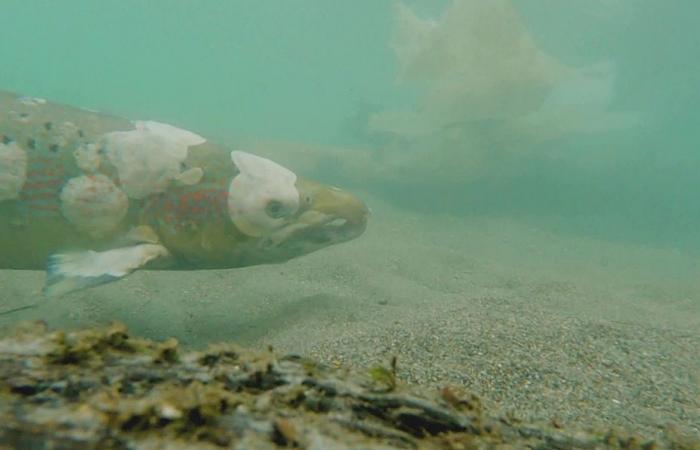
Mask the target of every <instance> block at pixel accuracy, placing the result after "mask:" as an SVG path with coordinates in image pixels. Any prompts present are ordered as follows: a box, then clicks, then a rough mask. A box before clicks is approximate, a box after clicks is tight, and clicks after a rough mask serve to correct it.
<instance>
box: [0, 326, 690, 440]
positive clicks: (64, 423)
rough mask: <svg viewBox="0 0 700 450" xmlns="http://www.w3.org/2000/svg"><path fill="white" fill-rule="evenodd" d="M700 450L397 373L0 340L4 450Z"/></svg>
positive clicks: (114, 340)
mask: <svg viewBox="0 0 700 450" xmlns="http://www.w3.org/2000/svg"><path fill="white" fill-rule="evenodd" d="M6 448H7V449H9V448H22V449H45V448H51V449H58V450H60V449H100V450H109V449H139V450H141V449H143V450H146V449H192V448H196V449H225V448H229V449H251V450H255V449H275V448H300V449H314V450H336V449H338V450H340V449H453V450H456V449H487V448H499V449H506V448H508V449H510V448H533V449H579V448H580V449H596V448H629V449H665V448H669V449H671V448H673V449H700V442H698V441H697V440H694V439H693V438H691V437H688V436H686V435H684V434H683V433H682V432H680V431H677V430H673V429H668V430H667V432H666V433H665V434H664V437H663V438H662V439H660V440H657V441H652V440H648V439H645V438H644V437H642V436H636V435H632V434H629V433H626V432H624V431H622V430H615V429H584V428H582V429H578V430H575V429H567V428H563V427H562V425H560V424H557V423H540V424H538V423H524V422H522V421H521V420H519V419H518V418H517V417H514V416H512V415H511V416H502V417H499V416H495V415H490V414H489V413H488V411H485V410H484V408H483V406H482V404H481V401H480V399H479V398H478V397H477V396H475V395H473V394H470V393H468V392H464V391H462V390H460V389H458V388H456V387H449V386H448V387H444V388H443V389H441V390H437V391H435V392H423V391H421V392H419V391H417V390H415V389H409V388H406V387H402V386H401V385H400V384H398V383H397V381H396V379H395V365H393V364H392V365H391V366H390V367H388V368H381V367H380V368H374V369H371V370H369V371H368V373H367V374H366V375H361V374H354V373H350V372H348V371H342V370H334V369H330V368H328V367H325V366H322V365H320V364H318V363H316V362H314V361H312V360H308V359H305V358H302V357H298V356H294V355H288V356H278V355H276V354H274V353H273V352H272V351H269V352H257V351H250V350H245V349H242V348H239V347H237V346H235V345H230V344H219V345H213V346H211V347H209V348H208V349H206V350H204V351H184V350H182V349H181V348H179V347H178V344H177V342H176V341H175V340H172V339H171V340H166V341H164V342H153V341H149V340H145V339H139V338H136V337H133V336H130V335H129V333H128V331H127V330H126V328H125V327H124V326H123V325H119V324H114V325H111V326H109V327H105V328H96V329H86V330H80V331H49V330H47V329H46V327H44V326H43V325H41V324H24V325H22V326H19V327H18V328H17V329H16V330H15V331H13V332H12V333H10V335H9V336H8V337H5V338H4V339H1V340H0V449H6Z"/></svg>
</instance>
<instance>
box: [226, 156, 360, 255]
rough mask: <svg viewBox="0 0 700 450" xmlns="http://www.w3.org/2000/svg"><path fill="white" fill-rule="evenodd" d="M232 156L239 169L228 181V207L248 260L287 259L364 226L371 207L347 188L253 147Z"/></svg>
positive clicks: (351, 236) (342, 239) (332, 242)
mask: <svg viewBox="0 0 700 450" xmlns="http://www.w3.org/2000/svg"><path fill="white" fill-rule="evenodd" d="M231 157H232V160H233V163H234V165H235V166H236V168H237V171H238V173H237V174H236V175H235V176H234V177H233V179H232V180H231V183H230V186H229V191H228V213H229V216H230V219H231V221H232V223H233V225H234V227H235V228H236V229H237V230H238V231H239V232H240V233H241V234H242V235H244V236H245V238H246V242H247V244H246V245H245V247H246V249H247V250H246V251H245V255H246V259H247V261H248V262H249V263H250V264H255V263H258V262H280V261H286V260H289V259H291V258H294V257H297V256H301V255H304V254H308V253H311V252H314V251H316V250H319V249H321V248H325V247H328V246H331V245H335V244H339V243H341V242H345V241H349V240H351V239H354V238H356V237H358V236H360V235H361V234H362V233H363V232H364V230H365V228H366V226H367V219H368V217H369V210H368V208H367V207H366V206H365V204H364V203H363V202H362V201H360V200H359V199H357V198H356V197H355V196H354V195H352V194H350V193H349V192H346V191H343V190H341V189H339V188H336V187H333V186H327V185H324V184H322V183H317V182H314V181H312V180H308V179H305V178H302V177H298V176H297V175H296V174H295V173H294V172H292V171H291V170H289V169H287V168H285V167H283V166H281V165H279V164H277V163H275V162H273V161H271V160H269V159H266V158H262V157H260V156H256V155H252V154H250V153H246V152H242V151H234V152H232V154H231ZM256 260H257V261H256Z"/></svg>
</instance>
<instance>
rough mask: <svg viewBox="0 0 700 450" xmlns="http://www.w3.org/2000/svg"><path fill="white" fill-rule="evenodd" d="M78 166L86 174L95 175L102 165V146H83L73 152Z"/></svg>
mask: <svg viewBox="0 0 700 450" xmlns="http://www.w3.org/2000/svg"><path fill="white" fill-rule="evenodd" d="M73 157H74V158H75V163H76V165H77V166H78V167H79V168H80V170H82V171H83V172H86V173H95V172H97V171H98V170H99V168H100V164H102V157H101V156H100V146H99V145H98V144H81V145H80V146H79V147H78V148H77V149H75V151H74V152H73Z"/></svg>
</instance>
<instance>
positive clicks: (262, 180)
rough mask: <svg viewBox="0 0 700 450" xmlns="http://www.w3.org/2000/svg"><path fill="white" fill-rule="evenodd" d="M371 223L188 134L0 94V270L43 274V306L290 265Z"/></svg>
mask: <svg viewBox="0 0 700 450" xmlns="http://www.w3.org/2000/svg"><path fill="white" fill-rule="evenodd" d="M367 217H368V211H367V208H366V207H365V205H364V204H363V203H362V202H361V201H359V200H358V199H357V198H355V197H354V196H353V195H351V194H349V193H347V192H344V191H341V190H340V189H337V188H334V187H330V186H325V185H322V184H319V183H316V182H313V181H311V180H307V179H304V178H301V177H298V176H296V174H294V173H293V172H292V171H290V170H289V169H287V168H285V167H282V166H280V165H278V164H276V163H275V162H273V161H270V160H268V159H265V158H262V157H259V156H256V155H252V154H250V153H246V152H244V151H240V150H234V151H231V150H230V149H225V148H223V147H221V146H219V145H217V144H215V143H213V142H210V141H208V140H206V139H205V138H203V137H201V136H199V135H197V134H196V133H193V132H191V131H187V130H184V129H181V128H178V127H175V126H172V125H168V124H164V123H160V122H155V121H131V120H127V119H124V118H120V117H114V116H110V115H106V114H101V113H97V112H94V111H89V110H84V109H80V108H73V107H70V106H65V105H60V104H56V103H52V102H48V101H45V100H43V99H38V98H32V97H21V96H18V95H16V94H12V93H7V92H0V269H33V270H36V269H42V268H47V271H48V272H47V273H48V277H47V284H46V292H47V293H48V294H62V293H65V292H70V291H74V290H78V289H82V288H84V287H88V286H92V285H97V284H102V283H105V282H108V281H112V280H115V279H118V278H121V277H123V276H125V275H127V274H128V273H131V272H132V271H133V270H136V269H139V268H145V269H173V270H194V269H220V268H233V267H243V266H251V265H256V264H266V263H276V262H283V261H287V260H289V259H291V258H294V257H296V256H300V255H303V254H306V253H310V252H312V251H315V250H317V249H320V248H323V247H327V246H329V245H333V244H336V243H340V242H344V241H347V240H350V239H353V238H355V237H357V236H359V235H360V234H362V232H363V231H364V229H365V227H366V222H367Z"/></svg>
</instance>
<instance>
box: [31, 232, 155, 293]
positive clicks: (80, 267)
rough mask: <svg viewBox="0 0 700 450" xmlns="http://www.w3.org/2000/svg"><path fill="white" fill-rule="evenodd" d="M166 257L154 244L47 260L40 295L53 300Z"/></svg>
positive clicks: (66, 255) (67, 255) (82, 253)
mask: <svg viewBox="0 0 700 450" xmlns="http://www.w3.org/2000/svg"><path fill="white" fill-rule="evenodd" d="M166 256H168V250H167V249H166V248H165V247H163V246H162V245H158V244H140V245H134V246H131V247H122V248H115V249H113V250H107V251H104V252H95V251H92V250H89V251H85V252H77V253H64V254H57V255H52V256H51V257H49V262H48V267H47V270H46V284H45V285H44V294H46V295H47V296H50V297H55V296H59V295H63V294H67V293H69V292H74V291H78V290H80V289H85V288H88V287H91V286H97V285H100V284H105V283H109V282H111V281H115V280H118V279H120V278H123V277H125V276H127V275H128V274H130V273H131V272H133V271H134V270H136V269H138V268H140V267H143V266H144V265H145V264H146V263H148V262H149V261H151V260H153V259H156V258H162V257H166Z"/></svg>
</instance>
